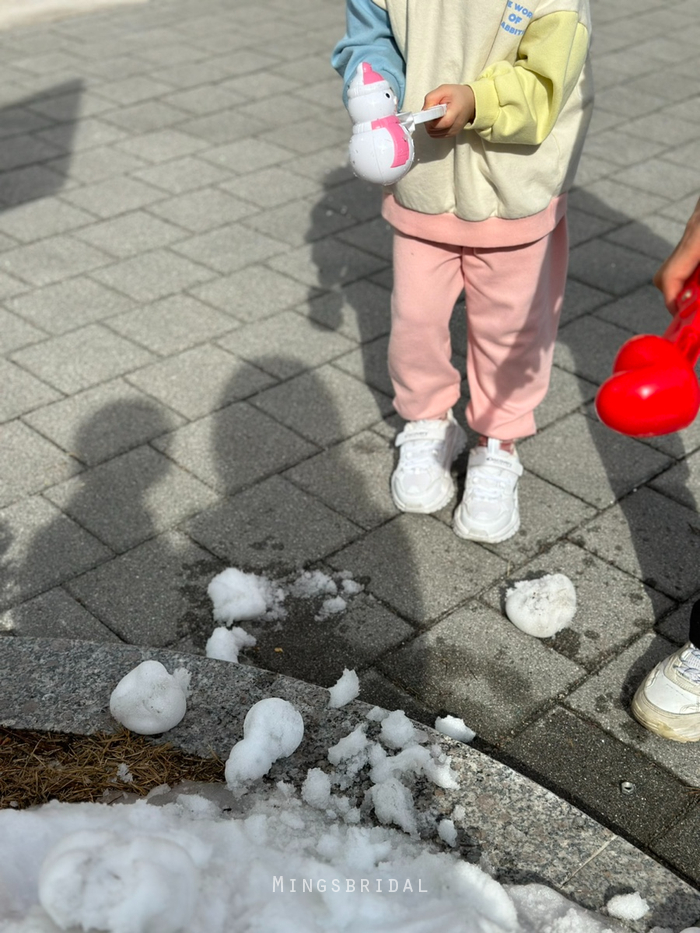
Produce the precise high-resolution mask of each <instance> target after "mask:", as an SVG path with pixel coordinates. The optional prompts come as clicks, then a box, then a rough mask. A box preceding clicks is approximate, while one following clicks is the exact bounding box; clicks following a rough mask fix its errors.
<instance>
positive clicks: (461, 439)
mask: <svg viewBox="0 0 700 933" xmlns="http://www.w3.org/2000/svg"><path fill="white" fill-rule="evenodd" d="M466 446H467V438H466V436H465V434H464V432H463V431H462V430H461V428H460V433H459V435H458V436H457V442H456V444H455V446H454V448H453V449H452V452H451V454H450V463H454V462H455V460H456V459H457V457H459V455H460V454H461V453H462V451H463V450H464V448H465V447H466ZM454 494H455V484H454V480H453V479H452V477H451V476H450V478H449V481H447V482H446V484H445V489H444V490H443V493H442V495H441V496H440V497H439V498H438V499H435V500H434V501H433V502H430V503H428V504H425V503H416V504H415V505H412V504H410V503H408V502H403V501H402V500H401V499H400V498H399V497H398V495H397V494H396V492H395V491H394V482H393V477H392V482H391V498H392V499H393V500H394V505H395V506H396V508H397V509H398V510H399V512H414V513H416V514H418V515H431V514H432V513H433V512H439V511H440V509H444V508H445V506H446V505H447V504H448V503H449V501H450V500H451V499H452V497H453V496H454Z"/></svg>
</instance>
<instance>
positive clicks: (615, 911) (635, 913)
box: [605, 891, 649, 920]
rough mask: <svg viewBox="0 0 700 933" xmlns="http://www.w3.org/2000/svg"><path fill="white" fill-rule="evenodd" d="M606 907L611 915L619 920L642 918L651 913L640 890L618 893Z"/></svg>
mask: <svg viewBox="0 0 700 933" xmlns="http://www.w3.org/2000/svg"><path fill="white" fill-rule="evenodd" d="M605 907H606V909H607V911H608V913H609V914H610V916H611V917H617V919H618V920H641V918H642V917H643V916H644V915H645V914H648V913H649V905H648V904H647V902H646V901H645V900H644V898H643V897H642V896H641V895H640V894H639V892H638V891H635V892H634V893H633V894H616V895H615V897H611V898H610V900H609V901H608V902H607V904H606V905H605Z"/></svg>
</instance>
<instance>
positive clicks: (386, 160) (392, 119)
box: [348, 62, 446, 185]
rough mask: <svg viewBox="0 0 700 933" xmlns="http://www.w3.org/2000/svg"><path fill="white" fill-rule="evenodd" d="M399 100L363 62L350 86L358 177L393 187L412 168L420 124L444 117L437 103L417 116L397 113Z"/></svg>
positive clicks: (353, 155) (352, 143)
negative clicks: (414, 133)
mask: <svg viewBox="0 0 700 933" xmlns="http://www.w3.org/2000/svg"><path fill="white" fill-rule="evenodd" d="M397 105H398V101H397V99H396V94H394V92H393V90H392V88H391V85H390V84H389V82H388V81H387V80H386V79H385V78H383V77H382V76H381V75H380V74H378V73H377V72H376V71H374V70H373V68H372V66H371V65H370V64H369V63H368V62H360V64H359V65H358V66H357V71H356V72H355V76H354V77H353V79H352V81H351V82H350V84H349V85H348V113H349V114H350V117H351V119H352V122H353V128H352V138H351V139H350V164H351V165H352V168H353V171H354V172H355V174H356V175H357V176H358V177H359V178H364V179H365V181H371V182H375V183H376V184H379V185H393V184H394V183H395V182H397V181H399V179H401V178H403V177H404V175H405V174H406V173H407V172H408V170H409V169H410V168H411V166H412V165H413V159H414V154H415V153H414V148H413V138H412V135H411V134H412V133H413V131H414V130H415V128H416V126H417V125H418V124H419V123H427V122H428V121H429V120H436V119H437V118H438V117H441V116H443V114H444V113H445V110H446V107H445V105H444V104H438V105H437V107H431V108H430V109H429V110H421V111H420V112H418V113H397V112H396V111H397Z"/></svg>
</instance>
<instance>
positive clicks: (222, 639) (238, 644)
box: [205, 625, 257, 664]
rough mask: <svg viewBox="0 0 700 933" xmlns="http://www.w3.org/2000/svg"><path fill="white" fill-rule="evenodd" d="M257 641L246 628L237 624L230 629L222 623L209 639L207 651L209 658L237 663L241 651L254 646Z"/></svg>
mask: <svg viewBox="0 0 700 933" xmlns="http://www.w3.org/2000/svg"><path fill="white" fill-rule="evenodd" d="M256 643H257V639H256V638H254V637H253V636H252V635H249V634H248V632H246V630H245V629H242V628H239V627H237V626H236V627H234V628H231V629H229V628H226V627H225V626H223V625H220V626H219V627H218V628H215V629H214V631H213V632H212V633H211V635H210V636H209V638H208V639H207V644H206V648H205V653H206V656H207V657H208V658H214V659H215V660H217V661H230V662H231V663H232V664H237V663H238V653H239V651H241V649H243V648H253V647H254V646H255V645H256Z"/></svg>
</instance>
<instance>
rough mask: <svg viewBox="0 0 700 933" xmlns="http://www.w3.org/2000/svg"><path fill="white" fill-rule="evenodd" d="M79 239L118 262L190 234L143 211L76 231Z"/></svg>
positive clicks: (122, 215)
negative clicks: (113, 257)
mask: <svg viewBox="0 0 700 933" xmlns="http://www.w3.org/2000/svg"><path fill="white" fill-rule="evenodd" d="M73 235H74V236H75V237H76V239H78V240H82V241H83V242H84V243H90V244H91V245H92V246H96V247H97V248H98V249H101V250H103V251H104V252H105V253H110V254H111V255H112V256H116V257H118V258H119V259H124V258H126V257H128V256H135V255H137V254H139V253H144V252H147V251H148V250H151V249H157V248H158V247H160V246H167V245H168V244H170V243H174V242H176V241H177V240H183V239H185V237H186V236H187V231H186V230H183V229H182V228H181V227H176V226H174V225H173V224H169V223H165V222H164V221H162V220H160V219H159V218H157V217H153V216H152V215H151V214H149V213H146V211H143V210H137V211H133V212H132V213H130V214H121V215H120V216H119V217H114V218H112V219H111V220H105V221H103V222H102V223H93V224H92V225H91V226H89V227H84V228H83V229H81V230H76V231H74V234H73Z"/></svg>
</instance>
